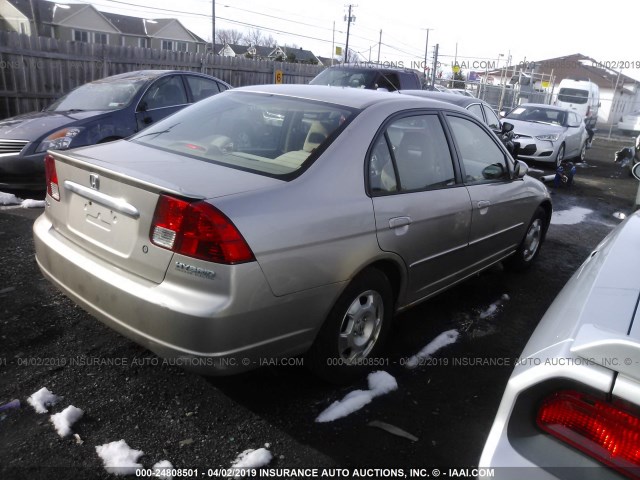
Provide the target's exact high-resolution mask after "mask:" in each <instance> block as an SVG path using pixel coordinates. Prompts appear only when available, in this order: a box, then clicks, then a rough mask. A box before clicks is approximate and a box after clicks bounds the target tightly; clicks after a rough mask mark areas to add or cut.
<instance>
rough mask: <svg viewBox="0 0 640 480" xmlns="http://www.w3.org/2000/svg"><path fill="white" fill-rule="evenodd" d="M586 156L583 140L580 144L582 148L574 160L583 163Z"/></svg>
mask: <svg viewBox="0 0 640 480" xmlns="http://www.w3.org/2000/svg"><path fill="white" fill-rule="evenodd" d="M586 157H587V142H584V143H583V144H582V148H581V149H580V153H579V154H578V156H577V157H576V160H577V161H578V162H579V163H583V162H584V159H585V158H586Z"/></svg>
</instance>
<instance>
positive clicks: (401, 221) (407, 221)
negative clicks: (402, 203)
mask: <svg viewBox="0 0 640 480" xmlns="http://www.w3.org/2000/svg"><path fill="white" fill-rule="evenodd" d="M409 225H411V217H394V218H391V219H389V228H401V227H407V226H409Z"/></svg>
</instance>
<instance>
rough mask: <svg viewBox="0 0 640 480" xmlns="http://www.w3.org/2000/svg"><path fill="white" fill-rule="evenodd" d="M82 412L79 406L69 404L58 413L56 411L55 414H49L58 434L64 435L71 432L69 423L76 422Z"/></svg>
mask: <svg viewBox="0 0 640 480" xmlns="http://www.w3.org/2000/svg"><path fill="white" fill-rule="evenodd" d="M82 415H84V412H83V411H82V410H80V409H79V408H76V407H74V406H73V405H69V406H68V407H67V408H65V409H64V410H63V411H61V412H60V413H56V414H55V415H51V418H50V420H51V423H53V426H54V427H56V431H57V432H58V435H60V436H61V437H66V436H67V435H70V434H71V425H73V424H74V423H76V422H77V421H78V420H80V418H82Z"/></svg>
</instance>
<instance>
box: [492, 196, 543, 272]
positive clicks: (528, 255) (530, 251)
mask: <svg viewBox="0 0 640 480" xmlns="http://www.w3.org/2000/svg"><path fill="white" fill-rule="evenodd" d="M546 229H547V213H546V212H545V211H544V209H543V208H542V207H538V208H537V209H536V211H535V213H534V214H533V218H532V219H531V222H530V223H529V226H528V227H527V232H526V233H525V235H524V238H523V239H522V242H521V243H520V245H519V246H518V249H517V250H516V252H515V253H514V254H513V255H512V256H510V257H509V258H508V259H507V260H505V261H504V262H503V263H504V267H505V268H506V269H507V270H511V271H513V272H522V271H524V270H526V269H527V268H529V267H530V266H531V265H532V264H533V262H534V260H535V259H536V257H537V256H538V254H539V253H540V248H541V247H542V243H543V242H544V237H545V234H546Z"/></svg>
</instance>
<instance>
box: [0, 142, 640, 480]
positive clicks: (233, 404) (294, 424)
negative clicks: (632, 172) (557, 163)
mask: <svg viewBox="0 0 640 480" xmlns="http://www.w3.org/2000/svg"><path fill="white" fill-rule="evenodd" d="M627 143H629V142H627ZM627 143H621V142H618V141H606V140H605V139H596V142H595V143H594V147H593V148H592V149H591V150H589V151H588V153H587V160H586V162H585V163H584V164H582V165H580V166H579V167H578V173H577V175H576V178H575V184H574V186H573V187H572V188H571V189H562V188H561V189H559V190H554V192H553V200H554V210H555V212H554V218H553V220H552V225H551V227H550V229H549V233H548V236H547V241H546V243H545V244H544V246H543V249H542V251H541V254H540V256H539V258H538V261H537V263H536V265H535V266H534V267H533V268H532V269H530V270H529V271H527V272H526V273H521V274H515V273H507V272H504V271H503V270H502V268H501V266H496V267H494V268H493V269H491V270H490V271H488V272H485V273H483V274H482V275H479V276H477V277H475V278H473V279H471V280H469V281H467V282H465V283H464V284H462V285H459V286H457V287H456V288H454V289H451V290H449V291H447V292H445V293H444V294H442V295H440V296H438V297H436V298H434V299H432V300H430V301H427V302H425V303H423V304H421V305H420V306H418V307H416V308H414V309H413V310H411V311H409V312H407V313H405V314H402V315H401V316H399V317H398V318H397V321H396V324H395V328H394V332H393V335H392V337H391V342H390V345H389V348H388V352H387V356H386V357H384V358H383V359H380V369H381V370H385V371H386V372H388V373H389V374H391V375H393V376H394V377H395V379H396V381H397V383H398V388H397V390H395V391H392V392H390V393H387V394H384V395H380V396H378V397H376V398H373V400H372V401H371V403H369V404H368V405H366V406H365V407H364V408H362V409H361V410H358V411H356V412H354V413H352V414H351V415H349V416H347V417H345V418H341V419H338V420H335V421H333V422H327V423H318V422H316V421H315V420H316V418H317V417H318V415H319V414H320V413H321V412H322V411H323V410H325V408H327V407H328V406H329V405H331V404H332V403H333V402H334V401H336V400H340V399H342V398H343V397H344V396H345V395H346V394H348V393H349V392H351V391H353V390H356V389H366V388H367V384H366V380H363V381H362V382H359V383H357V384H354V385H350V386H347V387H336V386H333V385H328V384H326V383H323V382H321V381H319V380H317V379H316V378H314V377H312V376H311V375H310V374H309V373H308V372H307V371H306V369H305V368H304V367H303V366H301V365H300V363H301V362H302V360H301V359H289V360H288V362H287V363H289V365H284V366H282V365H265V366H263V367H262V368H260V369H258V370H256V371H254V372H251V373H248V374H243V375H240V376H236V377H229V378H206V377H202V376H199V375H195V374H192V373H189V372H186V371H184V370H182V369H181V368H179V367H178V366H176V365H171V364H167V363H166V362H163V361H162V360H161V359H158V358H157V357H155V356H154V355H153V354H151V353H150V352H148V351H146V350H144V349H143V348H141V347H139V346H137V345H136V344H133V343H132V342H130V341H129V340H127V339H125V338H123V337H121V336H120V335H118V334H116V333H114V332H112V331H111V330H109V329H107V328H106V327H104V326H103V325H102V324H100V323H99V322H98V321H97V320H95V319H93V318H92V317H91V316H89V315H88V314H86V313H84V312H83V311H82V310H80V309H79V308H77V307H76V306H75V305H74V304H73V303H72V302H71V301H69V300H68V299H67V298H66V297H64V296H63V295H62V294H60V293H58V292H57V290H56V289H55V288H54V287H53V286H52V285H50V284H49V283H48V282H46V281H45V280H44V279H43V277H42V276H41V274H40V272H39V270H38V268H37V266H36V264H35V261H34V258H33V253H34V252H33V242H32V238H31V225H32V223H33V220H34V219H35V217H36V216H37V215H39V214H40V213H41V209H22V208H15V207H12V208H7V207H1V208H0V255H1V256H2V269H1V270H0V271H1V272H2V275H1V276H0V344H1V345H2V348H1V349H0V384H1V385H2V387H0V406H1V405H4V404H6V403H7V402H10V401H11V400H13V399H19V400H20V402H21V406H20V408H17V409H7V410H4V411H2V412H0V445H2V448H0V473H1V475H0V476H1V477H2V478H11V479H13V478H25V479H26V478H28V479H34V478H55V476H59V477H60V478H113V474H111V473H108V472H107V471H106V470H105V469H104V467H103V465H102V462H101V460H100V458H99V457H98V455H97V453H96V446H99V445H103V444H106V443H109V442H112V441H118V440H121V439H124V440H126V442H127V444H128V445H129V446H130V447H131V448H133V449H136V450H141V451H143V452H144V454H143V455H142V456H140V458H139V462H140V463H141V464H142V465H144V467H146V468H150V467H151V466H152V465H154V464H155V463H156V462H159V461H161V460H169V461H170V462H171V464H172V465H173V466H174V468H179V469H192V470H195V469H197V472H194V471H191V472H184V471H182V472H181V473H183V475H180V476H183V477H187V478H188V475H185V473H191V474H192V476H191V478H194V477H196V476H197V477H200V478H202V477H209V476H214V475H216V474H219V475H222V476H226V475H224V474H225V473H228V472H224V471H222V470H217V469H227V468H229V467H231V465H232V464H233V463H234V461H235V460H236V458H237V457H238V455H239V454H240V453H242V452H243V451H245V450H247V449H259V448H266V449H267V450H268V451H269V452H270V453H271V454H272V455H273V459H272V460H271V462H270V463H269V468H277V469H303V468H316V469H320V472H321V469H323V468H326V469H330V468H340V469H347V470H346V471H342V476H347V475H346V474H347V473H348V474H349V475H348V476H355V475H354V473H358V472H354V471H353V470H354V469H364V468H368V469H373V470H369V471H366V472H363V473H367V474H368V475H367V478H383V477H385V478H386V477H388V476H389V475H386V474H385V471H384V470H375V469H376V468H379V469H402V472H398V471H395V472H391V473H394V474H396V475H398V474H399V473H402V474H404V475H406V476H407V477H410V476H414V477H418V474H417V473H416V474H415V475H410V469H425V471H424V472H423V473H425V476H423V478H427V477H426V473H428V472H431V471H432V470H433V469H436V468H437V469H439V470H441V471H442V472H447V471H448V469H450V468H455V469H463V468H469V469H470V468H472V467H474V466H475V465H477V462H478V459H479V456H480V452H481V450H482V447H483V444H484V440H485V438H486V435H487V433H488V430H489V427H490V425H491V423H492V421H493V416H494V414H495V412H496V410H497V408H498V403H499V401H500V398H501V396H502V390H503V388H504V386H505V384H506V381H507V379H508V377H509V375H510V373H511V370H512V369H513V365H514V363H515V361H516V360H517V358H518V356H519V354H520V352H521V351H522V348H523V347H524V344H525V343H526V341H527V339H528V337H529V335H530V333H531V332H532V330H533V329H534V328H535V326H536V324H537V322H538V321H539V320H540V318H541V317H542V315H543V313H544V312H545V310H546V308H547V307H548V306H549V304H550V303H551V302H552V300H553V299H554V297H555V295H556V294H557V293H558V291H559V290H560V289H561V288H562V286H563V285H564V284H565V282H566V281H567V280H568V278H569V277H570V276H571V275H572V274H573V272H574V271H575V270H576V269H577V268H578V266H579V265H580V264H581V263H582V261H583V260H584V259H585V258H586V257H587V255H588V254H589V252H590V251H591V250H592V249H593V248H594V247H595V246H596V245H597V243H598V242H599V241H600V240H602V238H604V236H605V235H606V234H607V233H608V232H609V231H610V230H611V229H612V228H613V227H615V226H616V225H617V224H618V223H619V222H620V220H618V219H617V218H616V217H615V216H614V214H615V213H616V212H622V213H626V214H629V213H631V211H632V209H633V203H634V199H635V195H636V189H637V181H636V180H635V179H633V178H631V177H630V176H629V175H628V173H627V171H625V170H621V169H620V168H619V166H617V165H615V164H614V163H613V161H612V159H613V152H614V151H615V150H617V149H619V148H620V147H622V146H627ZM629 144H630V143H629ZM546 173H547V174H548V173H551V172H550V171H547V172H546ZM451 330H455V331H456V332H457V334H458V336H457V340H456V341H455V343H453V344H451V345H447V346H445V347H443V348H442V349H441V350H439V351H438V352H437V353H436V354H434V356H433V357H432V358H430V359H428V360H424V361H422V364H421V365H419V366H418V367H416V368H413V369H409V368H407V367H406V365H405V363H406V359H407V358H409V357H411V356H413V355H415V354H416V353H418V352H419V351H420V350H421V349H422V348H424V347H425V346H426V345H427V344H429V343H430V342H431V341H432V340H434V339H435V338H436V337H438V336H439V335H440V334H442V333H443V332H447V331H451ZM41 387H47V388H48V389H49V390H51V391H52V392H53V393H54V394H56V395H59V396H62V397H64V398H63V399H62V400H61V401H60V402H59V403H57V404H56V405H54V406H53V407H51V408H50V412H49V413H58V412H60V411H62V410H63V409H64V408H65V407H67V406H68V405H74V406H76V407H78V408H81V409H82V410H83V411H84V416H83V417H82V419H81V420H80V421H78V422H77V423H76V424H75V425H74V426H73V428H72V430H73V432H74V433H75V434H77V437H76V436H69V437H67V438H61V437H60V436H58V434H57V433H56V431H55V429H54V427H53V425H52V424H51V422H50V421H49V417H50V415H49V414H38V413H36V412H35V411H34V409H33V408H32V407H31V406H30V405H29V404H28V403H27V398H28V397H29V396H30V395H31V394H33V393H34V392H36V391H37V390H39V389H40V388H41ZM376 421H377V422H384V424H389V425H392V426H394V427H397V428H399V429H401V430H402V431H404V432H406V433H408V434H410V435H411V436H413V437H415V438H413V439H410V438H406V436H399V435H396V434H393V433H390V432H389V431H387V430H384V429H382V428H379V426H376V424H375V423H374V424H373V425H371V422H376ZM378 425H380V424H379V423H378ZM280 473H282V476H281V477H280V478H300V477H301V475H299V473H300V472H290V471H289V472H287V471H284V470H282V471H281V472H280ZM307 473H312V472H307ZM333 473H334V475H333V476H337V473H338V472H333ZM387 473H389V472H387ZM412 473H413V472H412ZM400 476H401V475H400ZM177 477H178V476H176V478H177Z"/></svg>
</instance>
